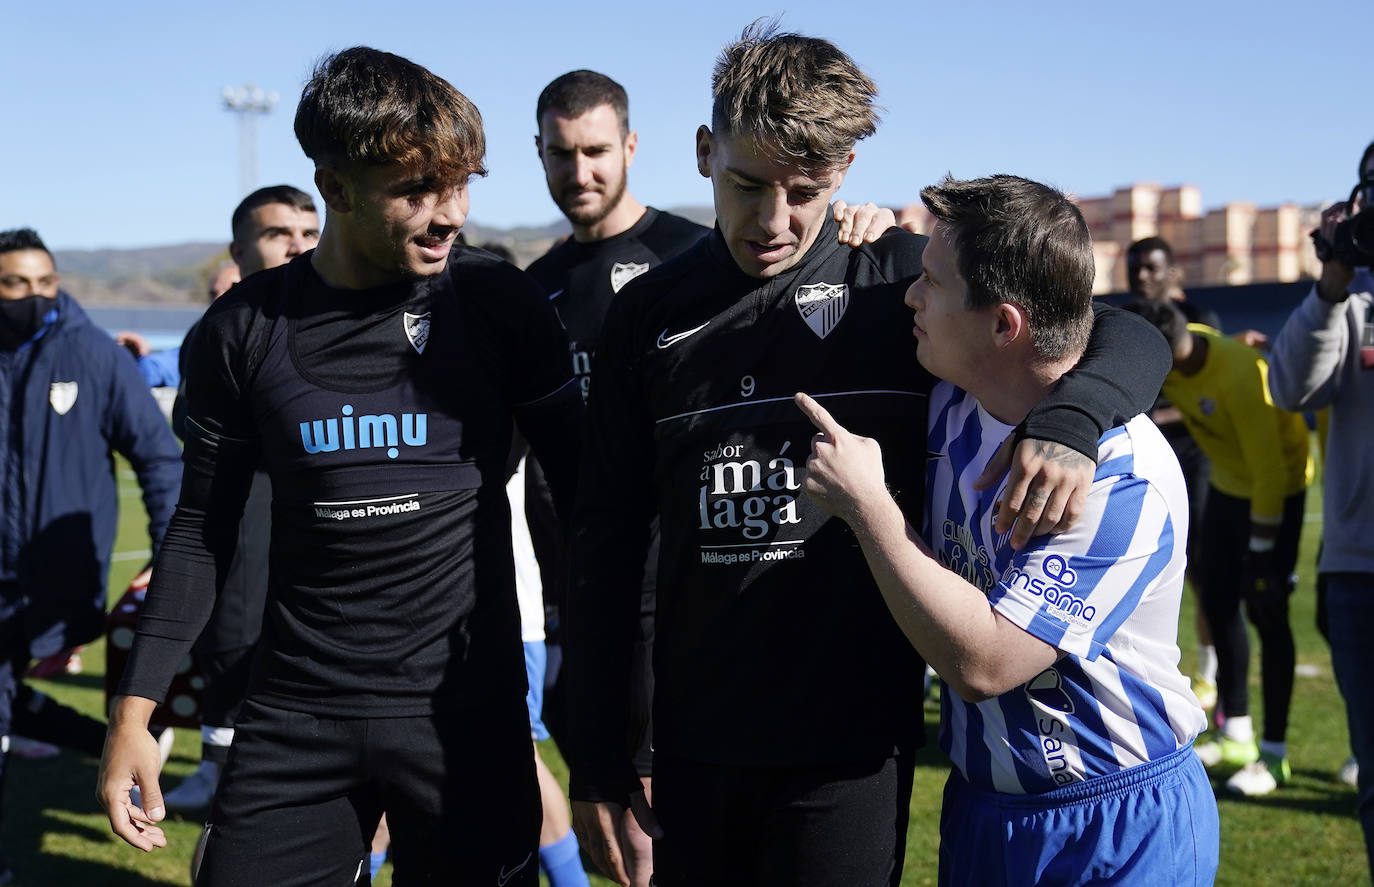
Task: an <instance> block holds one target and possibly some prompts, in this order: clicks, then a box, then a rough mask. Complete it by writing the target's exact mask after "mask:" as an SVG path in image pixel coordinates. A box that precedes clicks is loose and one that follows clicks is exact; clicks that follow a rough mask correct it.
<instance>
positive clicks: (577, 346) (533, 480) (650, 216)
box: [525, 207, 710, 642]
mask: <svg viewBox="0 0 1374 887" xmlns="http://www.w3.org/2000/svg"><path fill="white" fill-rule="evenodd" d="M709 230H710V229H709V228H704V227H702V226H701V225H698V224H697V223H696V222H692V221H689V220H687V219H684V218H682V217H681V216H675V215H673V214H672V213H665V212H660V211H658V210H656V209H654V208H653V207H648V208H647V209H645V210H644V215H643V216H642V217H641V218H640V219H639V221H637V222H635V223H634V225H633V226H631V227H630V228H628V229H626V230H625V231H622V232H621V233H619V234H616V235H615V236H613V237H607V238H605V239H603V240H597V241H592V242H589V243H579V242H578V241H576V240H574V239H572V238H571V237H570V238H568V239H567V240H565V241H563V242H562V243H559V244H557V245H556V246H554V247H553V248H552V249H550V250H549V251H548V252H547V253H545V254H544V255H542V256H540V257H539V258H538V259H536V260H535V261H534V263H533V264H532V265H530V267H529V273H530V276H532V277H533V278H534V279H535V280H537V281H538V282H539V285H540V286H542V287H544V291H545V292H547V293H548V294H549V298H550V300H551V301H552V302H553V304H554V307H556V308H557V309H558V316H559V317H560V318H562V320H563V325H564V326H566V327H567V329H568V349H569V353H570V354H571V356H572V372H573V375H574V376H576V377H577V379H578V383H579V384H580V385H581V387H582V393H583V395H584V396H585V395H586V393H587V385H588V382H589V380H590V379H591V369H592V355H593V354H594V353H595V352H596V346H597V344H598V343H599V342H600V341H601V324H602V322H603V321H604V320H605V318H606V311H607V310H608V309H609V308H610V306H611V300H612V299H613V298H614V297H615V294H616V293H618V292H620V289H621V287H623V286H624V285H625V284H627V283H629V282H630V281H631V280H633V279H634V278H636V277H638V276H639V275H641V274H643V273H644V272H645V271H648V270H649V269H650V268H657V267H658V266H659V265H661V264H663V263H664V262H666V261H667V260H668V259H671V258H672V257H673V256H676V255H677V254H678V253H680V252H682V251H683V250H685V249H687V248H688V247H690V246H691V245H692V244H694V243H696V242H697V241H698V240H700V239H701V238H702V237H703V236H704V235H705V234H706V232H707V231H709ZM525 515H526V517H527V519H528V520H529V524H530V535H531V538H532V540H533V542H534V548H535V552H536V554H537V555H538V557H539V563H540V564H541V571H540V573H541V576H542V578H543V580H544V602H545V606H546V607H550V608H560V607H561V602H562V601H563V599H564V597H565V596H566V586H567V573H566V569H556V568H547V569H545V568H543V566H542V565H546V564H547V565H557V564H566V563H567V558H566V556H565V555H564V554H563V548H562V540H561V538H560V535H561V534H559V533H557V532H555V526H554V521H553V519H552V508H551V502H550V498H549V493H548V486H547V484H545V483H544V482H543V467H542V466H540V465H539V464H538V462H537V460H536V462H535V464H534V465H532V466H531V468H530V472H529V475H528V480H527V482H526V486H525ZM657 555H658V546H657V536H655V537H654V544H653V545H651V546H650V549H649V550H648V552H647V554H646V566H647V568H646V569H645V571H644V583H643V587H642V596H641V603H640V608H641V611H642V612H643V613H644V614H645V615H646V616H647V615H648V614H651V613H653V610H654V573H653V569H652V567H653V563H654V561H656V560H657ZM549 616H550V619H549V624H548V625H547V626H546V628H547V630H548V635H549V639H550V640H551V641H554V642H559V641H561V640H562V629H561V626H560V624H559V617H558V614H557V610H556V609H555V610H553V611H551V612H550V614H549Z"/></svg>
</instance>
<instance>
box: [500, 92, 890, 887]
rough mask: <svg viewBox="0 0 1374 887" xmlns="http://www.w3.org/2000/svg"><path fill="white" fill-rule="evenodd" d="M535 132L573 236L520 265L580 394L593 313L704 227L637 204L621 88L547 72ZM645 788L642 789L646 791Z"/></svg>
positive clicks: (644, 636)
mask: <svg viewBox="0 0 1374 887" xmlns="http://www.w3.org/2000/svg"><path fill="white" fill-rule="evenodd" d="M535 118H536V120H537V121H538V123H539V134H538V135H536V136H535V147H536V148H537V149H538V151H539V159H540V162H541V163H542V165H543V167H544V177H545V180H546V182H547V184H548V186H549V196H550V197H552V198H553V200H554V202H555V203H556V204H558V208H559V210H561V211H562V213H563V215H564V216H565V217H566V218H567V219H568V221H569V222H570V223H571V224H572V229H573V234H572V237H570V238H568V239H567V240H564V241H563V242H561V243H559V244H557V245H555V246H554V247H553V248H552V249H550V250H549V251H548V252H547V253H545V254H544V255H543V256H541V257H540V258H539V259H536V260H535V261H534V263H533V264H531V265H530V267H529V273H530V275H531V276H533V277H534V279H535V280H537V281H539V283H540V285H541V286H543V287H544V291H545V292H546V293H548V295H549V299H550V300H551V301H552V302H553V303H554V305H555V306H556V307H557V308H558V314H559V317H560V318H561V319H562V320H563V323H564V325H565V326H566V327H567V328H568V337H569V348H570V353H571V356H572V371H573V374H574V375H576V376H577V378H578V381H579V382H580V383H581V385H582V392H583V394H584V395H585V394H586V392H587V386H588V384H589V382H590V379H591V363H592V355H593V354H594V353H595V352H596V346H597V343H598V342H599V341H600V339H601V323H602V321H603V320H604V319H605V317H606V311H607V309H608V308H609V307H610V304H611V300H612V299H613V298H614V297H615V294H616V293H618V292H620V289H621V287H623V286H625V284H627V283H629V282H630V281H631V280H633V279H634V278H636V277H638V276H639V275H641V274H643V273H644V272H645V271H648V270H649V269H650V268H654V267H657V266H658V265H660V264H662V263H663V262H665V261H667V260H668V259H670V258H672V257H673V256H675V255H677V254H678V253H680V252H682V251H683V250H685V249H687V248H688V247H689V246H691V245H692V244H694V243H696V242H697V241H698V240H700V239H701V238H702V236H703V235H705V234H706V232H707V231H708V230H709V229H708V228H705V227H703V226H701V225H698V224H697V223H695V222H692V221H690V220H688V219H684V218H682V217H681V216H675V215H673V214H672V213H667V212H662V211H660V210H657V209H654V208H653V207H646V206H644V205H643V204H642V203H640V202H639V201H638V200H636V199H635V197H634V195H633V194H631V193H630V191H629V187H628V181H627V179H628V170H629V168H630V166H631V164H633V162H634V158H635V153H636V151H637V149H638V135H637V134H636V133H635V132H634V131H633V130H631V129H630V106H629V97H628V96H627V95H626V93H625V89H624V87H622V86H621V85H620V84H619V83H617V82H615V81H614V80H612V79H611V78H609V77H607V76H606V75H604V74H599V73H597V72H595V71H587V70H579V71H570V72H568V73H567V74H563V75H562V76H560V77H557V78H555V79H554V80H553V81H552V82H550V83H549V85H548V86H546V87H544V90H543V92H541V93H540V94H539V100H538V102H537V103H536V105H535ZM835 218H836V220H837V221H838V222H839V223H840V224H839V227H838V235H837V239H838V240H840V241H843V242H847V243H850V244H851V245H854V246H857V245H859V244H860V243H862V242H863V241H864V240H869V241H872V240H876V239H877V237H878V235H879V234H880V233H882V231H883V230H885V229H886V228H887V227H889V226H891V225H893V224H895V222H896V219H895V218H894V217H892V215H891V213H890V211H888V210H881V209H879V208H878V207H876V206H874V205H873V204H863V205H859V206H852V207H850V206H846V205H845V204H844V202H843V201H839V202H837V203H836V204H835ZM531 475H532V477H533V478H534V482H533V483H531V484H530V485H529V486H528V489H529V490H530V491H531V501H530V503H529V507H528V508H527V514H528V515H529V518H530V524H531V529H532V533H533V535H534V541H535V546H536V549H537V551H538V552H539V556H540V561H541V563H544V564H559V563H564V562H565V561H564V560H563V558H562V557H561V556H560V555H559V553H558V541H557V534H556V526H555V521H554V519H553V517H552V510H551V508H550V507H549V501H548V496H547V487H546V486H545V485H544V484H542V483H541V482H540V481H539V468H538V463H537V462H535V463H533V469H532V472H531ZM657 563H658V536H657V533H656V532H655V533H654V534H653V535H652V536H651V540H650V544H649V549H648V554H647V557H646V559H645V570H644V581H643V587H642V594H641V597H640V624H639V635H638V638H637V639H636V641H635V649H634V664H633V667H632V668H631V672H630V694H631V696H630V698H631V703H630V704H631V710H630V733H631V737H632V738H631V742H632V745H633V748H634V762H635V768H636V770H637V771H638V772H639V775H640V780H641V782H642V783H643V785H644V790H645V792H646V793H650V792H651V784H650V774H651V768H652V764H653V753H652V751H651V749H650V746H651V744H652V729H651V727H650V704H651V700H652V698H653V686H654V685H653V681H654V678H653V666H652V656H653V637H654V634H653V620H654V577H655V565H656V564H657ZM544 578H545V599H546V600H547V601H549V602H550V608H549V614H548V615H549V617H550V618H549V621H548V623H547V624H546V626H545V630H546V632H548V641H547V643H548V645H549V647H550V658H549V674H548V681H547V682H548V684H549V691H548V693H547V695H546V696H545V698H544V711H545V717H544V721H545V723H546V725H547V726H548V728H549V730H550V732H551V733H552V735H553V736H554V738H555V739H559V740H560V741H561V742H562V743H563V744H564V745H566V744H567V742H568V737H567V735H566V730H567V727H566V723H567V718H568V715H567V711H566V706H567V699H566V696H565V694H564V682H563V681H561V680H560V676H561V675H560V672H561V669H560V667H559V663H560V661H561V658H562V655H561V642H562V640H561V632H560V630H559V629H560V627H561V619H560V615H559V612H560V608H559V606H558V603H559V602H561V601H562V600H563V597H564V595H565V592H564V590H563V589H564V587H565V585H566V577H565V575H564V574H563V573H562V572H561V571H559V570H555V569H546V570H544ZM650 796H652V795H651V794H650ZM624 822H625V827H626V829H627V830H628V835H629V837H630V839H631V842H632V843H633V845H634V848H635V849H636V850H637V852H636V853H635V854H633V856H632V858H631V860H629V863H630V871H629V874H630V876H631V881H632V884H633V885H634V887H647V884H648V882H649V877H650V875H651V874H652V860H651V848H650V846H649V842H648V838H647V837H646V836H645V835H644V833H643V832H642V831H640V830H639V828H638V826H637V824H636V823H635V820H634V818H633V817H626V818H625V821H624Z"/></svg>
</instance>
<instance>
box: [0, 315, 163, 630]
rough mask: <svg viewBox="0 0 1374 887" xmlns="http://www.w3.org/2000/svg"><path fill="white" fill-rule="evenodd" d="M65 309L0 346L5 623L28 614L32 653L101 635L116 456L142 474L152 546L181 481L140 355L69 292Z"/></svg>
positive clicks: (115, 502)
mask: <svg viewBox="0 0 1374 887" xmlns="http://www.w3.org/2000/svg"><path fill="white" fill-rule="evenodd" d="M57 306H58V307H57V317H56V319H52V320H50V321H49V323H48V324H47V326H45V327H44V329H43V330H42V331H40V333H39V334H38V335H36V336H35V337H34V338H33V339H30V340H29V341H28V342H26V343H25V344H24V345H21V346H20V347H19V348H18V349H16V350H14V351H6V350H0V460H3V461H0V589H3V595H0V596H2V597H3V599H2V600H0V619H5V620H10V619H21V620H22V625H23V634H22V638H23V640H24V641H27V642H28V643H29V645H30V652H31V653H32V655H34V656H35V657H43V656H48V655H51V654H52V653H55V652H57V651H58V650H61V649H63V648H65V647H68V646H72V645H74V644H80V643H87V642H89V641H91V640H93V639H94V638H95V637H97V636H98V635H99V634H100V633H101V632H102V631H103V626H104V618H105V580H106V574H107V573H108V571H109V565H110V550H111V548H112V547H113V545H114V538H115V531H116V529H117V525H118V519H119V493H118V489H117V485H116V479H115V472H114V458H113V455H112V451H114V452H118V453H120V454H121V455H123V456H124V457H125V458H127V459H128V460H129V462H130V464H131V465H132V466H133V470H134V472H135V473H136V474H137V475H138V481H139V486H140V487H141V488H142V490H143V503H144V505H145V506H146V508H147V510H148V514H149V522H148V532H149V535H150V536H151V538H152V541H153V545H154V546H155V547H156V546H157V545H159V544H160V543H161V542H162V536H163V533H164V532H165V531H166V529H167V521H168V520H169V519H170V518H171V515H172V509H173V508H174V507H175V505H176V497H177V490H178V488H179V487H180V484H181V453H180V450H179V448H178V447H177V443H176V438H174V437H173V436H172V430H171V428H170V427H169V426H168V425H167V421H166V420H165V419H164V418H163V417H162V414H161V413H160V412H159V411H158V407H157V403H156V402H155V401H154V400H153V398H152V396H151V394H150V393H149V391H148V386H147V384H146V383H145V382H144V381H143V378H142V376H141V375H139V372H138V368H137V366H136V365H135V363H134V361H133V360H131V359H130V358H129V354H128V353H127V352H126V351H124V349H122V348H120V347H119V346H118V345H116V344H115V343H114V340H113V339H111V338H110V337H109V336H108V335H107V334H106V333H104V332H103V331H101V330H100V329H99V328H97V327H96V326H95V325H94V324H93V323H91V320H90V318H89V317H87V316H86V313H85V312H84V311H82V310H81V308H80V306H79V305H77V304H76V302H75V300H73V299H72V298H71V296H69V295H67V294H66V293H64V292H61V293H59V294H58V303H57ZM5 635H6V636H7V637H9V638H11V639H12V640H14V641H15V642H17V639H16V638H15V635H14V634H12V633H10V632H5ZM13 652H14V651H8V650H7V651H3V653H4V655H11V654H12V653H13Z"/></svg>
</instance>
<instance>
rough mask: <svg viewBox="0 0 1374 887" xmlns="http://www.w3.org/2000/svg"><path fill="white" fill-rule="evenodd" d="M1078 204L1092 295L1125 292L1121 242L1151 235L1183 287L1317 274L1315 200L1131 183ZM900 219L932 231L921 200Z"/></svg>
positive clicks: (1317, 206) (1283, 279)
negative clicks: (1092, 274)
mask: <svg viewBox="0 0 1374 887" xmlns="http://www.w3.org/2000/svg"><path fill="white" fill-rule="evenodd" d="M1078 206H1079V208H1080V209H1081V210H1082V212H1083V218H1084V219H1085V220H1086V221H1087V223H1088V229H1089V230H1090V231H1091V232H1092V238H1093V258H1094V259H1095V260H1096V264H1097V275H1096V278H1095V280H1094V281H1093V293H1094V294H1096V295H1102V294H1105V293H1114V292H1121V291H1123V290H1125V289H1126V249H1127V247H1129V246H1130V245H1131V244H1132V243H1134V242H1135V241H1137V240H1139V239H1141V238H1142V237H1150V236H1153V235H1156V234H1157V235H1159V236H1160V237H1163V238H1164V239H1165V240H1167V241H1169V244H1170V245H1171V246H1172V247H1173V248H1174V257H1175V259H1176V261H1178V262H1179V264H1180V265H1181V266H1182V267H1183V285H1184V286H1185V287H1187V286H1227V285H1230V286H1235V285H1240V284H1247V283H1276V282H1277V283H1283V282H1288V281H1294V280H1300V279H1303V278H1310V277H1314V276H1316V275H1317V274H1319V273H1320V271H1321V265H1320V263H1319V262H1318V261H1317V256H1316V253H1314V252H1313V250H1312V239H1311V238H1310V237H1309V236H1308V232H1310V231H1311V230H1312V229H1313V228H1316V227H1317V225H1318V223H1319V221H1320V217H1321V210H1322V207H1323V205H1321V204H1314V205H1312V206H1298V205H1297V204H1294V203H1285V204H1283V205H1281V206H1275V207H1267V208H1259V207H1256V206H1255V205H1254V204H1253V203H1248V202H1244V201H1240V202H1235V203H1228V204H1225V205H1224V206H1220V207H1217V208H1215V209H1208V210H1204V209H1203V208H1202V194H1201V192H1200V191H1199V190H1198V188H1197V187H1196V186H1195V185H1179V186H1176V187H1170V188H1165V187H1161V186H1160V185H1157V184H1154V183H1152V182H1137V183H1135V184H1133V185H1130V186H1129V187H1126V188H1118V189H1116V191H1114V192H1112V193H1111V194H1110V195H1108V196H1106V197H1082V198H1078ZM898 217H899V220H900V221H903V222H904V221H907V220H908V219H914V220H916V222H917V224H918V225H919V227H920V230H921V231H929V230H930V225H931V221H932V220H931V217H930V214H929V213H928V212H927V211H926V208H925V207H924V206H922V205H921V204H919V203H917V204H914V205H912V206H907V207H905V208H903V209H902V210H901V211H900V212H899V214H898Z"/></svg>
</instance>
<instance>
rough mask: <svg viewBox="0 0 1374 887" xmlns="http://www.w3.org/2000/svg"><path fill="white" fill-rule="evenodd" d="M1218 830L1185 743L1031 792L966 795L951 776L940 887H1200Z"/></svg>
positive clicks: (968, 789)
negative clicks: (1115, 769) (1164, 753)
mask: <svg viewBox="0 0 1374 887" xmlns="http://www.w3.org/2000/svg"><path fill="white" fill-rule="evenodd" d="M1220 840H1221V826H1220V824H1219V823H1218V821H1217V802H1216V798H1215V797H1214V796H1213V794H1212V786H1211V783H1210V782H1208V780H1207V773H1206V772H1205V771H1204V770H1203V769H1202V762H1201V761H1199V760H1198V758H1197V755H1196V754H1194V753H1193V748H1192V746H1191V745H1188V746H1184V747H1183V748H1181V749H1179V750H1178V751H1176V752H1174V753H1173V754H1171V755H1169V756H1168V757H1165V758H1161V759H1160V760H1158V761H1152V762H1151V763H1148V764H1141V765H1140V766H1138V767H1132V768H1131V769H1129V770H1123V771H1122V772H1120V773H1115V774H1113V775H1111V776H1102V777H1098V778H1097V779H1092V780H1089V781H1087V782H1080V783H1076V784H1074V785H1069V786H1065V787H1064V788H1061V789H1056V790H1055V791H1052V792H1047V793H1045V794H1041V795H1006V794H998V793H996V792H988V791H983V790H982V789H978V788H974V787H973V786H971V785H969V783H968V782H967V781H965V780H964V778H963V776H962V775H960V773H959V771H957V770H955V771H953V772H952V773H950V777H949V780H948V781H947V782H946V783H945V798H944V805H943V808H942V809H941V811H940V884H941V885H954V884H970V885H972V884H976V885H980V887H982V885H987V887H1002V885H1006V887H1011V885H1032V884H1054V885H1057V887H1067V885H1074V884H1088V883H1091V884H1113V883H1116V884H1170V885H1198V887H1202V885H1210V884H1212V882H1213V881H1214V880H1215V879H1216V874H1217V862H1218V858H1219V854H1220Z"/></svg>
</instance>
